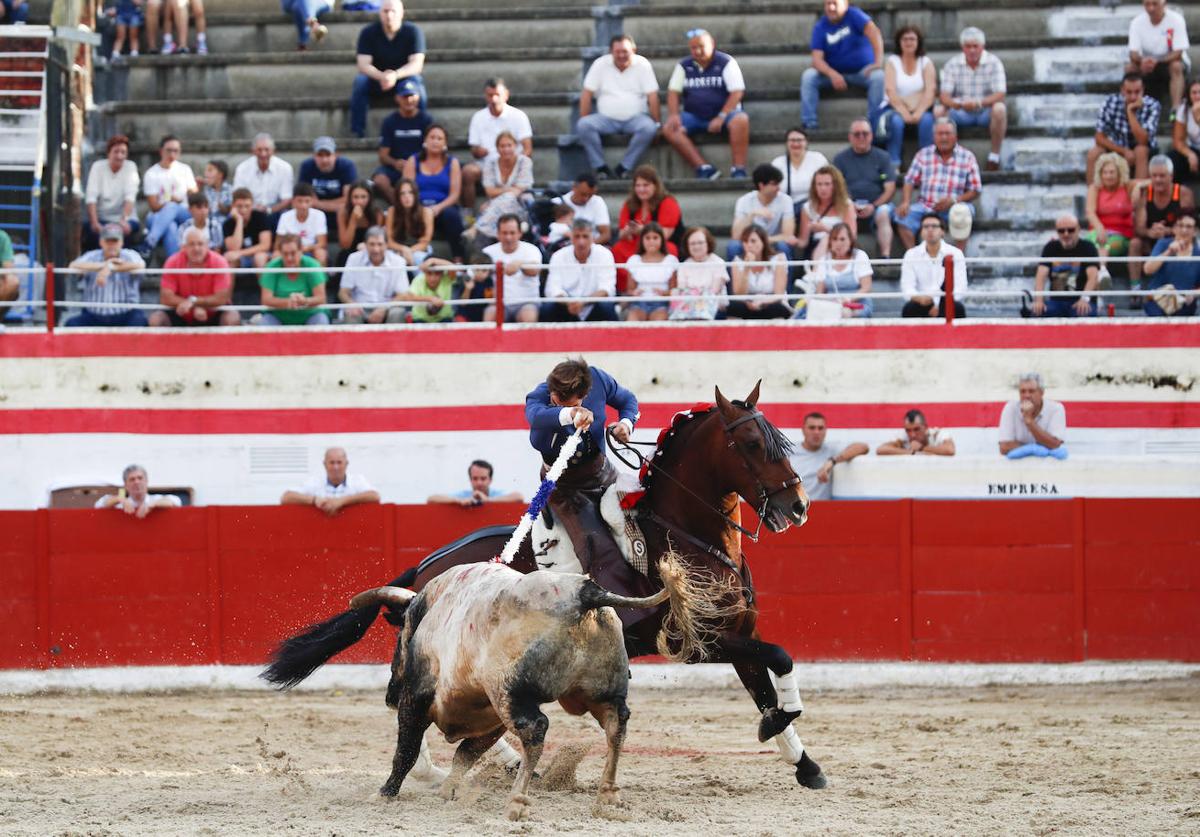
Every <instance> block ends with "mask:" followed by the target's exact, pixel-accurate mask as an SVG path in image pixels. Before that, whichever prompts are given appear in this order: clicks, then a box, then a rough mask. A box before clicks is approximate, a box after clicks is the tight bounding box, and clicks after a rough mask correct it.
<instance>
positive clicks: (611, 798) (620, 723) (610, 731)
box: [592, 698, 629, 805]
mask: <svg viewBox="0 0 1200 837" xmlns="http://www.w3.org/2000/svg"><path fill="white" fill-rule="evenodd" d="M592 715H593V717H595V719H596V720H597V721H599V722H600V726H602V727H603V728H604V736H605V738H607V739H608V753H607V755H606V756H605V758H604V772H603V773H602V774H601V775H600V791H599V793H597V794H596V801H597V802H599V803H600V804H601V805H616V804H617V803H619V802H620V801H621V795H620V788H618V787H617V760H618V759H619V758H620V757H621V746H622V745H623V744H624V743H625V727H626V725H627V724H628V722H629V707H628V706H626V705H625V701H624V699H621V698H619V699H617V700H615V701H613V702H611V703H607V704H602V705H600V706H595V707H593V708H592Z"/></svg>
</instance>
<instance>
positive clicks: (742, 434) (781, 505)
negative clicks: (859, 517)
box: [716, 380, 809, 532]
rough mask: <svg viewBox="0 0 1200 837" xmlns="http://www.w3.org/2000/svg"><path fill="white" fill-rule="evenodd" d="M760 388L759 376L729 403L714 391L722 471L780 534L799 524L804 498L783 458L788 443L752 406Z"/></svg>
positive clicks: (789, 448)
mask: <svg viewBox="0 0 1200 837" xmlns="http://www.w3.org/2000/svg"><path fill="white" fill-rule="evenodd" d="M760 386H762V381H761V380H760V381H759V382H758V383H757V384H755V385H754V389H753V391H751V393H750V394H749V395H748V396H746V399H745V400H744V401H730V400H729V399H728V398H726V397H725V396H724V395H722V394H721V389H720V388H719V387H718V388H717V390H716V393H717V412H718V413H719V415H720V417H721V423H722V424H723V425H724V428H725V435H726V437H727V444H726V445H725V446H724V447H723V453H722V454H721V457H722V461H721V470H722V471H723V472H724V473H725V474H728V475H729V476H730V479H731V481H732V484H733V486H734V490H736V491H737V493H738V494H739V495H741V497H742V499H743V500H745V501H746V502H747V503H749V504H750V505H752V506H754V508H755V509H756V510H758V512H759V514H760V515H761V516H762V519H763V522H764V523H766V524H767V526H768V528H770V530H771V531H772V532H782V531H784V530H785V529H787V528H788V526H792V525H795V526H803V525H804V523H805V521H806V520H808V505H809V500H808V495H807V494H805V493H804V486H803V485H802V484H801V481H800V477H799V476H797V475H796V472H795V470H793V469H792V463H791V462H789V461H788V454H790V453H791V452H792V443H791V441H789V440H788V438H787V436H784V435H783V433H781V432H780V431H779V429H778V428H776V427H775V425H773V424H771V422H769V421H767V417H766V416H764V415H763V414H762V413H760V412H759V411H758V409H757V408H756V407H755V404H757V403H758V390H759V387H760Z"/></svg>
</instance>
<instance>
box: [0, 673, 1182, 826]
mask: <svg viewBox="0 0 1200 837" xmlns="http://www.w3.org/2000/svg"><path fill="white" fill-rule="evenodd" d="M800 670H801V671H803V666H801V669H800ZM805 699H806V703H807V712H806V715H805V721H804V723H803V725H802V729H801V735H802V738H803V740H804V741H805V743H806V745H807V746H808V748H809V752H810V753H811V754H812V755H813V756H814V757H815V758H816V759H817V760H818V761H819V762H820V763H821V764H822V766H823V767H824V769H825V772H826V774H827V775H828V776H829V780H830V786H829V788H828V789H826V790H824V791H819V792H814V791H808V790H804V789H802V788H800V787H799V786H797V785H796V783H795V781H794V780H793V778H792V776H791V774H790V772H789V771H788V769H787V768H786V766H785V765H783V764H782V763H781V762H780V761H779V760H778V758H777V756H776V754H775V751H774V748H773V746H772V747H767V746H763V745H760V744H758V743H757V741H756V740H755V739H754V737H753V732H754V729H755V723H756V719H755V713H754V711H753V708H752V706H751V704H750V702H749V700H748V699H747V698H746V697H745V695H744V694H742V693H735V692H733V691H720V692H717V693H710V694H701V693H683V692H665V691H635V692H634V693H633V694H631V696H630V705H631V708H632V710H633V718H632V720H631V724H630V734H629V739H628V741H627V746H626V749H625V757H624V758H623V759H622V763H621V771H620V776H619V779H620V783H621V785H622V789H623V790H622V793H623V800H622V804H621V806H620V807H619V808H618V809H616V810H615V811H614V810H612V809H608V810H606V812H605V813H604V814H603V816H598V815H596V814H595V813H593V801H592V796H593V794H594V792H595V789H596V783H597V781H598V777H599V773H600V768H601V764H602V756H603V743H602V737H601V735H600V733H599V730H598V729H596V728H594V727H593V726H591V725H590V724H589V723H585V722H584V721H583V720H582V719H575V718H569V717H567V716H566V715H565V714H564V713H562V712H561V710H558V709H557V707H555V708H554V709H553V710H552V711H549V712H548V714H549V715H550V718H551V724H550V735H549V739H548V747H547V754H546V757H545V759H544V760H543V762H542V766H543V769H544V770H546V771H548V770H549V767H550V762H551V760H553V759H554V757H555V753H556V752H558V751H561V752H560V758H559V762H560V765H561V764H562V763H563V762H565V761H566V759H564V758H563V757H562V756H565V755H566V754H567V753H569V752H570V751H571V750H573V749H576V750H578V749H582V748H583V747H585V746H586V745H587V744H589V743H590V744H591V749H590V751H589V753H588V755H587V756H586V757H585V758H584V759H583V761H582V762H581V763H580V764H579V766H578V770H577V776H578V783H577V785H576V786H575V787H573V788H561V789H548V788H545V787H535V788H534V790H533V793H532V801H533V811H532V817H531V819H530V820H529V821H527V822H522V823H509V822H508V821H507V820H505V819H503V810H504V805H505V801H506V799H507V786H508V782H507V780H505V779H503V778H502V776H501V774H500V772H499V770H498V768H495V767H493V766H487V767H484V768H481V769H479V770H478V771H477V774H476V777H475V779H476V780H475V782H474V784H473V785H471V786H470V787H468V788H467V789H466V790H465V793H463V794H462V797H461V798H459V799H457V800H455V801H452V802H444V801H442V800H441V799H440V798H439V797H438V796H436V795H432V794H430V793H428V792H427V791H424V790H417V789H410V788H409V787H407V786H406V787H405V788H404V789H402V790H401V793H400V796H399V798H398V799H396V800H394V801H384V800H382V799H380V798H379V797H378V796H377V795H376V790H377V789H378V787H379V785H380V784H381V783H382V782H383V780H384V778H385V777H386V775H387V772H388V767H389V764H390V760H391V756H392V748H393V743H394V736H395V731H394V730H395V727H394V720H393V718H392V716H391V715H390V714H389V713H388V712H387V710H386V709H385V707H384V706H383V696H382V694H381V693H379V694H376V693H375V692H344V693H343V692H327V693H320V692H317V693H297V694H289V695H277V694H270V693H262V692H184V693H178V694H166V695H162V694H159V695H101V694H92V693H88V694H80V693H61V694H54V695H41V696H35V697H0V833H3V834H6V835H25V834H31V835H32V834H36V835H44V834H79V835H83V834H87V835H102V834H155V835H159V834H214V835H243V834H287V833H292V834H338V835H346V834H381V833H388V832H391V833H404V834H420V835H422V837H429V836H430V835H440V834H534V835H552V834H559V833H588V834H595V835H603V834H621V835H631V834H639V835H642V834H644V835H662V834H678V835H689V837H695V835H700V834H721V835H730V834H739V835H740V834H780V835H792V834H797V833H801V834H803V833H811V834H954V835H962V834H1049V833H1067V834H1103V835H1112V834H1134V833H1145V834H1149V833H1157V834H1186V833H1190V834H1197V833H1200V678H1193V679H1189V680H1174V681H1165V682H1156V683H1150V684H1112V685H1098V686H1029V687H1007V686H1006V687H984V688H977V689H950V690H935V689H898V688H893V689H886V690H875V691H870V692H867V691H857V692H833V691H830V692H824V693H809V694H805ZM433 744H434V754H435V758H436V759H437V760H438V762H439V763H440V764H447V765H448V762H449V756H450V748H449V746H448V745H446V744H445V743H444V742H442V741H441V740H440V737H437V738H436V740H435V741H434V742H433ZM570 745H574V746H570ZM568 773H569V771H568ZM565 784H567V785H569V784H571V783H570V782H569V781H568V782H566V783H565Z"/></svg>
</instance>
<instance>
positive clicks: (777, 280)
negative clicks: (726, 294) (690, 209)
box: [725, 224, 793, 320]
mask: <svg viewBox="0 0 1200 837" xmlns="http://www.w3.org/2000/svg"><path fill="white" fill-rule="evenodd" d="M755 262H760V263H761V262H766V264H754V263H755ZM730 273H731V274H732V281H731V283H730V284H731V285H732V287H733V295H734V296H748V295H750V294H753V295H754V296H756V297H758V299H736V300H731V301H730V302H729V307H728V308H727V309H726V311H725V313H726V316H728V317H731V318H735V319H739V320H770V319H775V318H783V319H787V318H788V317H790V316H792V313H793V312H792V309H791V307H790V306H789V305H788V304H787V281H788V268H787V259H786V258H785V257H784V255H783V254H782V253H780V252H778V251H777V250H776V249H775V248H774V247H773V246H772V245H771V238H770V236H768V235H767V231H766V230H764V229H763V228H762V227H760V226H758V225H757V224H751V225H750V226H748V227H746V229H745V230H744V231H743V232H742V255H740V256H738V257H737V258H735V259H734V260H733V265H732V266H731V268H730Z"/></svg>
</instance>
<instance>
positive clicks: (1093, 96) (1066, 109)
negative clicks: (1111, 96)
mask: <svg viewBox="0 0 1200 837" xmlns="http://www.w3.org/2000/svg"><path fill="white" fill-rule="evenodd" d="M1105 98H1106V96H1105V94H1103V93H1050V94H1030V95H1024V96H1022V95H1017V96H1011V95H1010V96H1009V97H1008V108H1009V110H1008V113H1009V119H1010V120H1014V117H1015V120H1014V121H1015V123H1017V124H1022V125H1047V126H1050V125H1053V126H1055V127H1081V126H1082V127H1092V126H1095V124H1096V115H1097V114H1098V113H1099V112H1100V108H1101V106H1102V105H1103V104H1104V100H1105Z"/></svg>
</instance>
